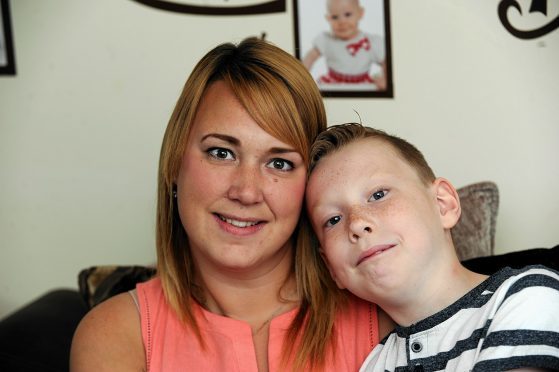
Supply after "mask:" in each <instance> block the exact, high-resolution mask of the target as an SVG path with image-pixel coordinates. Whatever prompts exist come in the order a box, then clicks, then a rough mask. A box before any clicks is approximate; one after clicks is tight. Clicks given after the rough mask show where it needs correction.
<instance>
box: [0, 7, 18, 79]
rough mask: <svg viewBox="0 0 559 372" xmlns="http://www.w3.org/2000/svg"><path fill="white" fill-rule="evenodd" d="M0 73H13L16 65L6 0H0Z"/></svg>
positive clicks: (8, 8)
mask: <svg viewBox="0 0 559 372" xmlns="http://www.w3.org/2000/svg"><path fill="white" fill-rule="evenodd" d="M0 13H1V17H0V22H2V24H0V75H15V74H16V65H15V57H14V44H13V38H12V23H11V20H10V6H9V3H8V0H0Z"/></svg>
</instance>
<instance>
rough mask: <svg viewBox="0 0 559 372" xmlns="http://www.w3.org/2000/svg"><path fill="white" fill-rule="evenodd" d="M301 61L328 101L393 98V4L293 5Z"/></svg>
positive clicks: (299, 0) (351, 0)
mask: <svg viewBox="0 0 559 372" xmlns="http://www.w3.org/2000/svg"><path fill="white" fill-rule="evenodd" d="M293 14H294V18H295V19H294V25H295V56H296V57H297V58H299V59H300V60H301V61H302V62H303V64H304V65H305V66H306V67H307V68H308V69H309V71H310V72H311V75H312V76H313V78H314V79H315V81H316V82H317V84H318V87H319V88H320V91H321V92H322V95H323V96H325V97H379V98H393V97H394V87H393V82H392V49H391V44H390V10H389V0H318V1H305V0H293Z"/></svg>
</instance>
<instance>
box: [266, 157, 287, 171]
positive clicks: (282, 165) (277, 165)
mask: <svg viewBox="0 0 559 372" xmlns="http://www.w3.org/2000/svg"><path fill="white" fill-rule="evenodd" d="M267 166H268V167H269V168H273V169H277V170H280V171H289V170H292V169H293V163H292V162H290V161H287V160H285V159H272V160H271V161H270V162H269V163H268V164H267Z"/></svg>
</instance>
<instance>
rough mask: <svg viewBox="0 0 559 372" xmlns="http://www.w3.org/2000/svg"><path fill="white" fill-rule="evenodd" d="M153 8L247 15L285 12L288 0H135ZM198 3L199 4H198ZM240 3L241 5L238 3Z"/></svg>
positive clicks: (184, 11)
mask: <svg viewBox="0 0 559 372" xmlns="http://www.w3.org/2000/svg"><path fill="white" fill-rule="evenodd" d="M133 1H135V2H137V3H140V4H144V5H147V6H150V7H153V8H157V9H161V10H167V11H171V12H176V13H190V14H203V15H225V16H227V15H247V14H264V13H280V12H285V1H286V0H263V1H262V0H260V1H257V0H255V1H252V3H248V5H247V2H246V1H244V2H242V3H241V2H239V0H237V1H235V0H211V1H204V2H202V3H203V4H205V5H199V4H200V1H192V0H190V1H188V0H133ZM196 3H198V4H196ZM237 4H239V5H237Z"/></svg>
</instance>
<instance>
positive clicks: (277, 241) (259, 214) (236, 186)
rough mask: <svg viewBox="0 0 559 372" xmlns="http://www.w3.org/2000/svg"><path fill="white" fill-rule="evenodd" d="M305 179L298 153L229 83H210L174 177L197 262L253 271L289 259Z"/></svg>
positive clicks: (214, 267) (208, 267) (202, 267)
mask: <svg viewBox="0 0 559 372" xmlns="http://www.w3.org/2000/svg"><path fill="white" fill-rule="evenodd" d="M305 181H306V166H305V164H304V161H303V158H302V157H301V154H299V153H298V152H297V151H296V150H295V149H294V148H293V147H292V146H290V145H288V144H286V143H283V142H281V141H280V140H278V139H277V138H275V137H272V136H271V135H270V134H268V133H266V132H265V131H264V130H263V129H262V128H260V127H259V126H258V124H257V123H256V122H255V121H254V120H253V119H252V118H251V117H250V116H249V114H248V113H247V112H246V111H245V109H244V108H243V107H242V106H241V104H240V103H239V101H238V100H237V99H236V97H235V96H234V95H233V93H232V91H231V90H230V88H229V87H228V86H227V84H226V83H224V82H223V81H217V82H215V83H212V84H211V85H210V86H209V87H208V88H207V90H206V92H205V93H204V96H203V97H202V101H201V103H200V106H199V107H198V111H197V113H196V117H195V120H194V123H193V127H192V129H191V132H190V136H189V139H188V142H187V145H186V150H185V151H184V154H183V158H182V163H181V167H180V170H179V175H178V178H177V180H176V182H177V198H178V207H179V214H180V218H181V221H182V224H183V226H184V228H185V230H186V232H187V235H188V238H189V243H190V248H191V251H192V255H193V257H194V259H195V261H196V264H197V267H198V269H199V270H201V271H202V272H208V270H210V271H214V272H215V271H216V270H217V271H220V272H223V271H224V270H226V271H228V272H231V271H232V270H233V271H234V272H244V273H250V275H253V274H258V273H266V272H269V271H270V270H273V269H274V268H276V267H277V266H278V265H279V264H280V262H287V263H288V264H290V262H291V261H290V260H291V255H290V252H291V248H292V247H291V242H290V237H291V235H292V233H293V231H294V229H295V226H296V225H297V222H298V220H299V214H300V212H301V207H302V203H303V197H304V191H305Z"/></svg>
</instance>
